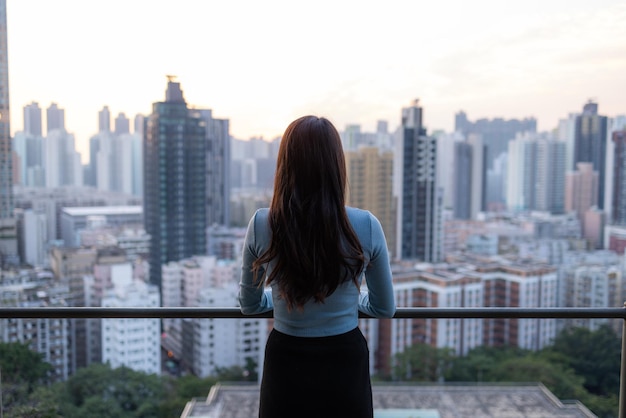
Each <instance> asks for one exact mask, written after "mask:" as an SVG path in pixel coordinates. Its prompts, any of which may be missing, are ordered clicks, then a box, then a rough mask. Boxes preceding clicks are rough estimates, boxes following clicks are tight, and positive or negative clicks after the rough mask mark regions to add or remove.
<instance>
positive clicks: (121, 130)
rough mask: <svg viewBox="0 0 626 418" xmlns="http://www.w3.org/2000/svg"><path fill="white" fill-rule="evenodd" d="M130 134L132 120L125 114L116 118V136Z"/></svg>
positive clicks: (121, 113) (120, 114)
mask: <svg viewBox="0 0 626 418" xmlns="http://www.w3.org/2000/svg"><path fill="white" fill-rule="evenodd" d="M129 132H130V120H129V119H128V118H127V117H126V115H125V114H124V113H123V112H120V113H119V114H118V115H117V117H116V118H115V135H122V134H127V133H129Z"/></svg>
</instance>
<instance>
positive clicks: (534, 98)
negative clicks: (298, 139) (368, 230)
mask: <svg viewBox="0 0 626 418" xmlns="http://www.w3.org/2000/svg"><path fill="white" fill-rule="evenodd" d="M305 13H306V14H305ZM7 16H8V22H7V26H8V43H9V45H8V47H9V48H8V54H9V74H10V80H9V82H10V86H11V96H10V103H11V107H12V108H13V111H12V112H11V113H12V115H11V124H12V126H11V131H12V133H14V132H16V131H18V130H21V129H22V126H23V120H22V117H23V113H22V109H23V107H24V106H26V105H27V104H29V103H31V102H32V101H36V102H38V103H39V104H40V106H41V107H42V109H45V108H47V107H48V106H49V105H50V103H52V102H55V103H58V105H59V106H60V107H61V108H63V109H65V111H66V127H67V129H68V130H69V131H70V132H72V133H75V135H76V141H77V148H78V150H79V151H80V152H81V154H82V155H83V160H86V159H87V158H88V156H87V155H86V152H85V151H86V150H87V147H88V142H89V137H91V136H92V135H94V134H96V133H97V121H98V120H97V118H98V111H100V110H101V109H102V107H103V106H105V105H106V106H108V107H109V109H110V110H111V115H112V117H115V116H116V115H117V114H118V113H119V112H124V113H125V114H126V115H127V116H128V117H130V118H132V117H133V116H134V115H135V114H136V113H141V114H144V115H147V114H149V113H150V106H151V103H153V102H155V101H158V100H159V98H160V97H162V95H163V90H164V89H163V85H164V80H165V76H166V75H167V74H174V75H176V76H178V80H179V81H180V82H181V83H182V86H183V89H184V93H185V97H186V98H187V102H188V103H189V105H191V106H195V107H198V108H210V109H213V111H214V113H215V115H216V117H220V118H228V119H230V121H231V134H232V136H233V137H235V138H240V139H248V138H250V137H259V136H262V137H264V138H266V139H271V138H274V137H276V136H280V135H281V134H282V132H283V130H284V128H285V126H286V125H287V124H288V123H289V122H290V121H291V120H293V119H294V118H296V117H298V116H300V115H301V114H305V113H313V114H319V115H325V116H327V117H329V118H330V119H331V120H332V121H333V122H334V123H335V124H336V125H337V127H338V129H340V130H341V129H343V128H344V127H345V126H346V125H347V124H361V125H363V127H364V129H365V130H373V128H374V124H375V123H376V121H377V120H379V119H383V120H387V121H389V122H390V128H392V129H395V128H396V127H398V126H399V125H400V118H399V116H398V109H400V108H401V107H403V106H406V105H408V104H409V103H410V101H411V100H413V99H415V98H420V100H421V102H422V103H423V104H424V106H426V107H427V108H428V112H427V113H426V114H425V116H424V124H425V126H426V127H427V128H428V131H429V132H432V131H433V130H435V129H443V130H446V131H451V130H452V129H453V124H454V114H455V113H456V112H457V111H458V110H464V111H466V112H467V114H468V117H469V118H470V119H472V120H475V119H479V118H495V117H502V118H505V119H511V118H525V117H535V118H537V121H538V129H539V130H548V129H552V128H554V127H556V125H557V122H558V119H559V118H563V117H566V116H567V114H568V113H571V112H579V109H580V108H581V106H582V105H583V104H584V103H585V102H586V101H587V100H588V99H593V100H595V101H596V102H597V103H599V113H600V114H603V115H607V116H610V117H611V116H614V115H616V114H621V113H624V111H625V106H624V105H623V99H622V96H623V92H624V91H626V80H625V79H624V77H623V74H624V72H625V70H626V58H624V57H626V27H624V25H623V24H622V22H623V21H624V19H626V4H623V3H622V2H619V1H615V0H602V1H598V2H594V3H593V4H591V3H589V2H583V1H571V2H567V3H566V4H563V3H558V4H557V3H556V2H555V3H552V2H541V3H540V2H538V1H531V2H525V3H523V4H522V3H518V4H512V3H510V2H506V3H501V2H495V1H486V0H484V1H479V2H472V3H471V4H470V3H463V2H459V1H446V2H441V3H438V4H431V3H428V4H423V3H419V2H415V3H407V2H402V1H390V2H385V3H384V4H382V3H374V4H363V3H358V2H352V1H346V2H341V3H338V4H335V3H332V2H324V1H322V2H319V3H316V7H315V8H308V9H306V10H305V9H304V8H303V7H302V6H294V5H293V4H291V3H288V2H284V1H279V0H273V1H270V2H269V3H267V2H264V3H262V4H259V3H256V2H251V1H243V0H242V1H233V2H224V3H223V4H222V3H220V4H214V3H209V2H200V1H191V0H189V1H185V2H181V4H177V5H176V6H175V7H172V6H171V3H169V2H162V1H153V2H144V1H133V2H121V1H117V0H114V1H110V2H107V7H100V8H98V7H93V4H91V3H89V4H88V3H84V2H80V1H73V0H58V1H55V2H45V1H40V0H29V1H19V2H18V1H11V0H9V2H8V4H7Z"/></svg>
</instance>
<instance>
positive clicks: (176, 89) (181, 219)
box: [144, 77, 207, 287]
mask: <svg viewBox="0 0 626 418" xmlns="http://www.w3.org/2000/svg"><path fill="white" fill-rule="evenodd" d="M206 144H207V141H206V124H205V123H204V121H203V119H202V118H201V117H198V116H193V115H192V112H191V111H190V110H189V109H188V107H187V104H186V103H185V99H184V98H183V92H182V90H181V89H180V83H176V82H174V81H172V79H171V77H170V80H169V82H168V84H167V91H166V97H165V101H164V102H158V103H154V104H153V105H152V114H151V115H150V116H149V117H148V118H146V120H145V125H144V218H145V227H146V231H147V232H148V233H149V234H150V236H151V249H150V282H151V283H153V284H156V285H158V286H159V287H160V286H161V266H162V265H163V264H166V263H168V262H170V261H178V260H181V259H184V258H188V257H191V256H194V255H204V254H206V234H207V231H206V227H207V220H206V190H207V187H206V171H207V161H206V158H207V149H206V147H207V145H206Z"/></svg>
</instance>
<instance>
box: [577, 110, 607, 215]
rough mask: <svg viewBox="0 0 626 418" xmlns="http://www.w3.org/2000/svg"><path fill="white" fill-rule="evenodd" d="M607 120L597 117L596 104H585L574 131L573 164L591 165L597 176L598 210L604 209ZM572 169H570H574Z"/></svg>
mask: <svg viewBox="0 0 626 418" xmlns="http://www.w3.org/2000/svg"><path fill="white" fill-rule="evenodd" d="M607 128H608V118H607V117H606V116H600V115H598V104H597V103H594V102H591V101H589V102H587V103H586V104H585V105H584V106H583V113H582V114H581V115H578V116H577V117H576V126H575V131H574V164H577V163H591V164H593V169H594V170H595V171H597V172H598V175H599V189H598V202H597V206H598V208H599V209H604V194H605V190H604V187H605V184H606V180H605V177H606V173H605V170H606V148H607V139H608V138H607ZM574 168H575V167H572V168H570V169H574Z"/></svg>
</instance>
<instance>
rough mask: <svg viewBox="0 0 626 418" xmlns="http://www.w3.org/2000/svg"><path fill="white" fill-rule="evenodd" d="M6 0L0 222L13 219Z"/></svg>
mask: <svg viewBox="0 0 626 418" xmlns="http://www.w3.org/2000/svg"><path fill="white" fill-rule="evenodd" d="M7 49H8V48H7V11H6V0H0V221H2V220H3V219H9V218H12V217H13V164H12V151H11V128H10V125H9V121H10V120H11V117H10V113H9V63H8V54H7Z"/></svg>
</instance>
